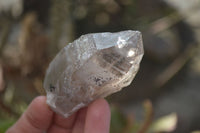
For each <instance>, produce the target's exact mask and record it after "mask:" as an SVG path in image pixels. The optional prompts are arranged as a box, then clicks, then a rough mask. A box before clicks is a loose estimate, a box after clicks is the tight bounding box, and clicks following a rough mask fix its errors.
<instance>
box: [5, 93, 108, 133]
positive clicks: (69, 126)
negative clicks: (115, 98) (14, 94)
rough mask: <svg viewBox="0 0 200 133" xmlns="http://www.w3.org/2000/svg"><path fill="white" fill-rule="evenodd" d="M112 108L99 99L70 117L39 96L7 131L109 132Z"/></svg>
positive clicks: (56, 132) (9, 132) (23, 132)
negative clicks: (57, 110) (56, 110)
mask: <svg viewBox="0 0 200 133" xmlns="http://www.w3.org/2000/svg"><path fill="white" fill-rule="evenodd" d="M109 127H110V108H109V105H108V103H107V102H106V100H104V99H98V100H96V101H94V102H93V103H91V104H90V105H89V106H88V107H85V108H82V109H80V110H79V111H78V112H76V113H74V114H73V115H71V116H70V117H68V118H63V117H62V116H60V115H58V114H55V113H54V112H53V111H52V110H51V109H50V108H49V107H48V105H47V104H46V97H45V96H39V97H37V98H35V99H34V100H33V101H32V103H31V104H30V105H29V107H28V109H27V110H26V111H25V112H24V114H23V115H22V116H21V117H20V119H19V120H18V121H17V122H16V123H15V124H14V125H13V126H12V127H10V128H9V129H8V131H7V132H6V133H109Z"/></svg>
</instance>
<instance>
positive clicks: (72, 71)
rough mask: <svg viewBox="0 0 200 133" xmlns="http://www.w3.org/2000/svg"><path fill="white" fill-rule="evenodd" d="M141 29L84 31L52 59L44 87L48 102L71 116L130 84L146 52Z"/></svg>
mask: <svg viewBox="0 0 200 133" xmlns="http://www.w3.org/2000/svg"><path fill="white" fill-rule="evenodd" d="M143 53H144V52H143V43H142V35H141V33H140V32H139V31H131V30H128V31H121V32H117V33H109V32H105V33H94V34H87V35H82V36H81V37H80V38H78V39H77V40H75V41H74V42H72V43H70V44H68V45H67V46H66V47H64V48H63V49H62V50H61V51H60V52H59V53H58V54H57V55H56V57H55V58H54V59H53V61H52V62H51V63H50V65H49V67H48V69H47V72H46V76H45V80H44V88H45V90H46V93H47V104H48V105H49V106H50V107H51V108H52V109H53V110H54V111H55V112H57V113H58V114H61V115H62V116H64V117H68V116H69V115H70V114H72V113H73V112H75V111H77V110H78V109H80V108H81V107H84V106H87V105H88V104H89V103H90V102H92V101H93V100H95V99H97V98H102V97H106V96H108V95H110V94H112V93H114V92H117V91H120V90H121V89H122V88H123V87H125V86H128V85H129V84H130V83H131V81H132V80H133V78H134V77H135V75H136V73H137V71H138V69H139V65H140V61H141V59H142V56H143Z"/></svg>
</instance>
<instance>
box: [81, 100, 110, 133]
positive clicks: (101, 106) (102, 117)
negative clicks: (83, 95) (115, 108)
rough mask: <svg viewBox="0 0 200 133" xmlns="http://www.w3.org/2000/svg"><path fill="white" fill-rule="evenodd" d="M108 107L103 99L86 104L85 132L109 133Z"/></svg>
mask: <svg viewBox="0 0 200 133" xmlns="http://www.w3.org/2000/svg"><path fill="white" fill-rule="evenodd" d="M110 115H111V114H110V107H109V104H108V102H107V101H106V100H105V99H98V100H96V101H94V102H93V103H91V104H90V105H89V106H88V111H87V116H86V125H85V132H87V133H94V132H95V133H109V129H110Z"/></svg>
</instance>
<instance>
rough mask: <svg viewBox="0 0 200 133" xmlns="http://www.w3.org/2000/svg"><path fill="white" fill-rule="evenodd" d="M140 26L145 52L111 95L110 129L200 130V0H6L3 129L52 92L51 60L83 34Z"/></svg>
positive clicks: (0, 92) (0, 12)
mask: <svg viewBox="0 0 200 133" xmlns="http://www.w3.org/2000/svg"><path fill="white" fill-rule="evenodd" d="M128 29H131V30H139V31H141V32H142V34H143V41H144V49H145V55H144V58H143V60H142V63H141V67H140V70H139V72H138V74H137V76H136V78H135V80H134V81H133V82H132V84H131V85H130V86H128V87H127V88H124V89H123V90H122V91H120V92H118V93H116V94H113V95H112V96H110V97H108V98H107V99H108V101H109V103H110V105H111V111H112V120H111V131H110V132H111V133H166V132H167V133H199V131H198V130H200V113H199V112H200V0H0V133H4V132H5V130H6V129H7V128H8V127H9V126H11V125H12V124H13V123H14V122H15V121H16V120H17V119H18V118H19V116H20V115H21V114H22V113H23V112H24V110H26V108H27V106H28V104H29V103H30V102H31V100H32V99H33V98H34V97H36V96H38V95H45V92H44V89H43V86H42V83H43V79H44V74H45V70H46V68H47V67H48V64H49V62H50V61H51V60H52V59H53V57H54V56H55V55H56V53H58V51H59V50H60V49H61V48H63V47H64V46H66V45H67V44H68V43H69V42H71V41H73V40H74V39H76V38H78V37H79V36H80V35H82V34H86V33H94V32H106V31H108V32H117V31H121V30H128Z"/></svg>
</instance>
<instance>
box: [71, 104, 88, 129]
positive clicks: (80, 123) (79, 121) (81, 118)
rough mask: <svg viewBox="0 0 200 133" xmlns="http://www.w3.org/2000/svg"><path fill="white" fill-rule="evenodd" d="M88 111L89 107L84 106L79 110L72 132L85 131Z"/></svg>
mask: <svg viewBox="0 0 200 133" xmlns="http://www.w3.org/2000/svg"><path fill="white" fill-rule="evenodd" d="M86 113H87V107H85V108H82V109H80V110H79V111H78V114H77V118H76V121H75V123H74V127H73V131H72V133H83V131H84V126H85V118H86Z"/></svg>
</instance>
